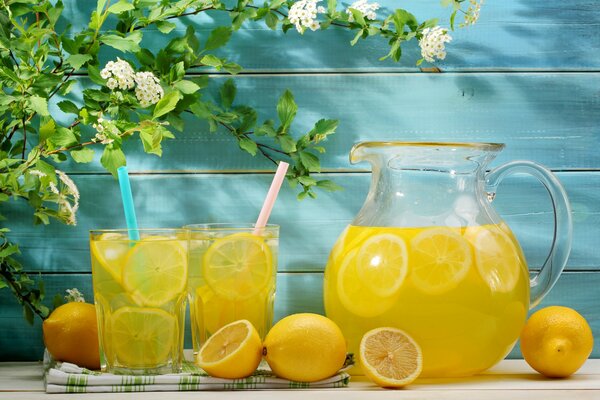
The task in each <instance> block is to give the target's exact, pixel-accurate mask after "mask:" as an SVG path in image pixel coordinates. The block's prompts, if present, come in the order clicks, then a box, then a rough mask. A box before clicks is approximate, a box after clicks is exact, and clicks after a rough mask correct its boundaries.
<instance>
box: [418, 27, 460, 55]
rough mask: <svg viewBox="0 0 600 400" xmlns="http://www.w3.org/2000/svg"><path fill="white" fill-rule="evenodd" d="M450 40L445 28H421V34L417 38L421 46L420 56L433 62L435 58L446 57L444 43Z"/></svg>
mask: <svg viewBox="0 0 600 400" xmlns="http://www.w3.org/2000/svg"><path fill="white" fill-rule="evenodd" d="M450 41H452V37H451V36H450V35H448V31H447V30H446V29H442V28H441V27H439V26H436V27H434V28H425V29H423V36H422V37H421V39H420V40H419V46H420V47H421V56H423V58H424V59H425V60H426V61H428V62H434V61H435V59H436V58H437V59H440V60H443V59H444V58H446V47H445V45H444V43H448V42H450Z"/></svg>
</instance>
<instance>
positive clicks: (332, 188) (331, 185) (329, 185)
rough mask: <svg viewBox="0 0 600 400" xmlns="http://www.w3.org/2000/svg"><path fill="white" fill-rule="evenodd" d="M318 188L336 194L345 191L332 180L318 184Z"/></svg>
mask: <svg viewBox="0 0 600 400" xmlns="http://www.w3.org/2000/svg"><path fill="white" fill-rule="evenodd" d="M317 186H318V187H319V188H321V189H324V190H327V191H329V192H336V191H338V190H344V188H343V187H341V186H340V185H338V184H337V183H335V182H333V181H330V180H327V179H325V180H322V181H318V182H317Z"/></svg>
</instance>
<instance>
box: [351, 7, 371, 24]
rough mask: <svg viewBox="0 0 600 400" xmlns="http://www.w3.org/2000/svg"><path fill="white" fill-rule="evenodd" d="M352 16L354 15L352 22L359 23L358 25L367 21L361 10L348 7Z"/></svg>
mask: <svg viewBox="0 0 600 400" xmlns="http://www.w3.org/2000/svg"><path fill="white" fill-rule="evenodd" d="M349 10H350V12H351V13H352V16H353V17H354V22H356V23H357V24H359V25H360V26H365V25H366V24H367V22H366V21H365V17H364V15H363V13H362V12H361V11H358V10H357V9H355V8H349Z"/></svg>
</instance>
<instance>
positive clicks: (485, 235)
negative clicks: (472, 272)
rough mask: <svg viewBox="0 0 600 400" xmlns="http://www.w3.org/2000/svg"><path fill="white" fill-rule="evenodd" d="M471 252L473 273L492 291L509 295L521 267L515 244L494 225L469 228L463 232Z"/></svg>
mask: <svg viewBox="0 0 600 400" xmlns="http://www.w3.org/2000/svg"><path fill="white" fill-rule="evenodd" d="M465 237H466V238H467V239H469V241H470V242H471V244H472V245H473V248H474V249H475V265H476V266H477V271H479V275H481V277H482V278H483V280H484V281H485V282H486V283H487V284H488V286H489V287H490V288H491V289H492V290H493V291H495V292H503V293H506V292H510V291H511V290H513V289H514V288H515V286H516V285H517V281H518V280H519V275H520V274H521V267H522V266H523V265H524V264H523V263H522V259H521V258H520V257H519V251H518V250H517V246H516V244H515V243H516V242H515V241H514V240H513V239H511V237H510V236H509V235H508V234H506V233H505V232H503V231H502V229H500V228H499V227H497V226H493V225H492V226H487V227H486V226H475V227H469V228H468V229H467V231H466V232H465Z"/></svg>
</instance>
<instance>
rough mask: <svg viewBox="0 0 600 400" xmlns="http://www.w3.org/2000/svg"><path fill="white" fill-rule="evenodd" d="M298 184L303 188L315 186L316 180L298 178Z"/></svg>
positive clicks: (306, 177)
mask: <svg viewBox="0 0 600 400" xmlns="http://www.w3.org/2000/svg"><path fill="white" fill-rule="evenodd" d="M298 182H300V183H301V184H302V185H304V186H314V185H316V184H317V180H316V179H315V178H311V177H310V176H299V177H298Z"/></svg>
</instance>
